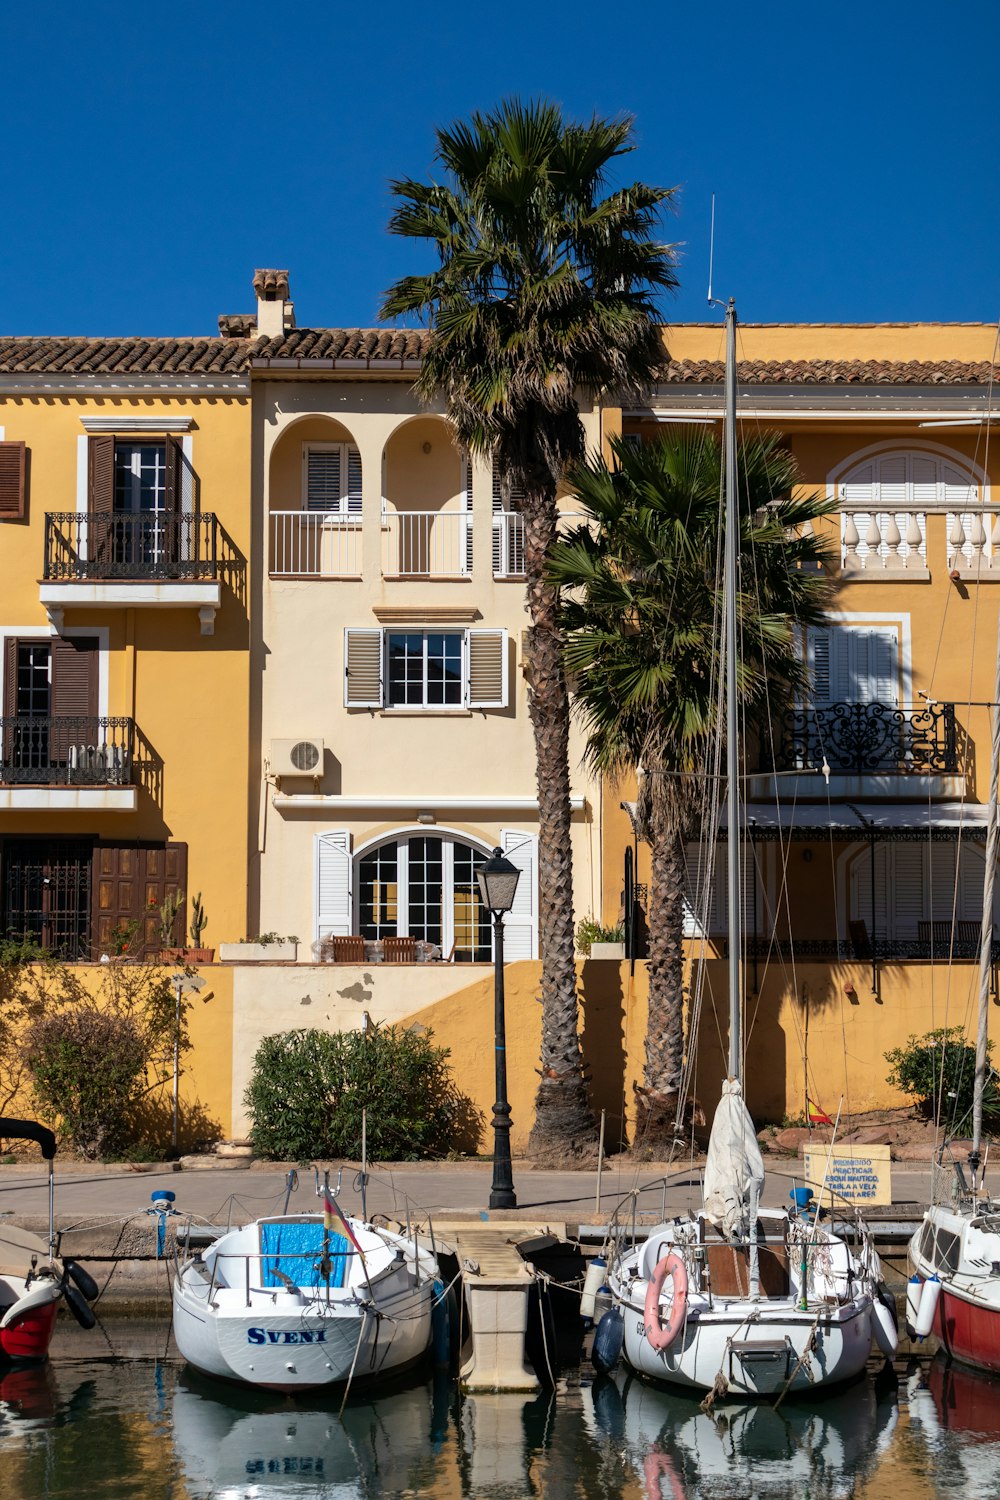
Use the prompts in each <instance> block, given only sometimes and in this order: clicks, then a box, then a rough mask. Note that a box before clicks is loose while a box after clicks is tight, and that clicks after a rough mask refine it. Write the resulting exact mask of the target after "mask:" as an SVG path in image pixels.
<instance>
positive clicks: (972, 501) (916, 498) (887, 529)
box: [831, 443, 998, 572]
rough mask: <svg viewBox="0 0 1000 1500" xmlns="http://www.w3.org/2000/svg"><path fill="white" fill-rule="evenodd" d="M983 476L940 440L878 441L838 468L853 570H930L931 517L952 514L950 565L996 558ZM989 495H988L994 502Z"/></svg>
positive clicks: (844, 555)
mask: <svg viewBox="0 0 1000 1500" xmlns="http://www.w3.org/2000/svg"><path fill="white" fill-rule="evenodd" d="M981 478H982V476H981V475H979V474H977V473H976V472H975V470H974V469H973V467H972V466H971V465H970V464H969V462H968V461H967V460H966V459H964V458H963V457H962V456H961V454H958V453H953V452H952V451H951V450H950V449H946V448H941V447H939V446H937V445H936V444H933V443H910V444H908V445H907V446H906V447H900V446H898V445H894V444H891V443H885V444H877V445H875V446H874V447H871V448H867V449H865V450H864V451H863V452H861V453H858V454H855V455H854V456H853V457H852V458H851V459H849V460H848V461H847V462H846V463H845V464H842V465H841V466H840V467H839V468H838V469H836V470H834V473H833V474H832V475H831V483H832V484H834V485H835V487H836V492H837V496H838V498H839V500H840V502H841V507H842V510H841V560H842V565H843V568H844V570H845V572H872V571H876V570H881V569H893V568H902V569H906V570H908V571H911V572H912V571H913V570H915V569H924V568H926V567H927V516H928V514H930V513H934V512H937V513H940V512H944V513H945V515H946V517H947V523H946V529H947V537H948V566H949V567H951V566H953V565H959V566H961V565H963V564H964V565H969V564H972V563H974V562H975V561H976V559H977V558H990V557H992V555H993V553H994V551H995V550H997V548H996V543H997V540H998V538H995V537H994V536H993V534H992V533H993V527H992V526H984V524H983V513H982V504H983V499H984V496H983V493H982V483H981ZM987 498H988V497H987Z"/></svg>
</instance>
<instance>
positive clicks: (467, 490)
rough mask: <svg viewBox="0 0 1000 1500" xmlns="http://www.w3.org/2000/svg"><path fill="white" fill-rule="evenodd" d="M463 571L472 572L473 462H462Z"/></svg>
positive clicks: (467, 460)
mask: <svg viewBox="0 0 1000 1500" xmlns="http://www.w3.org/2000/svg"><path fill="white" fill-rule="evenodd" d="M462 511H463V516H464V519H463V521H462V571H463V572H464V573H471V572H472V460H471V458H465V459H463V460H462Z"/></svg>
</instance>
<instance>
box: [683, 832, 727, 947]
mask: <svg viewBox="0 0 1000 1500" xmlns="http://www.w3.org/2000/svg"><path fill="white" fill-rule="evenodd" d="M684 862H685V863H684V936H685V937H689V938H700V937H708V935H709V933H713V932H718V931H719V895H720V890H719V876H720V870H721V873H722V890H721V895H722V899H723V902H724V901H725V863H726V861H725V855H724V853H722V854H721V855H720V854H719V853H718V851H716V853H715V857H714V859H713V851H712V850H711V849H709V848H707V847H706V846H705V845H704V844H686V845H685V846H684Z"/></svg>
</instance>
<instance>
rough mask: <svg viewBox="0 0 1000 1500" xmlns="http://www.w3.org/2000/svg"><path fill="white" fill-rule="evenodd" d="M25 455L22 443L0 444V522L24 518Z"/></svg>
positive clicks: (26, 451)
mask: <svg viewBox="0 0 1000 1500" xmlns="http://www.w3.org/2000/svg"><path fill="white" fill-rule="evenodd" d="M27 453H28V450H27V448H26V447H25V445H24V443H0V521H20V520H22V519H23V517H24V501H25V492H26V484H25V476H26V474H27Z"/></svg>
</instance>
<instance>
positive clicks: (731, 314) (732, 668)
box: [723, 297, 985, 1079]
mask: <svg viewBox="0 0 1000 1500" xmlns="http://www.w3.org/2000/svg"><path fill="white" fill-rule="evenodd" d="M723 458H724V463H725V469H726V530H725V550H724V568H723V580H724V588H725V631H724V639H725V655H726V780H727V782H728V803H727V809H726V823H727V828H728V834H729V837H728V840H727V847H726V855H727V866H726V891H727V895H728V899H729V1076H730V1078H736V1079H742V1076H743V1056H742V1053H743V1041H742V1036H741V1031H740V998H741V997H740V958H741V956H742V948H743V941H742V930H741V929H742V920H743V904H742V893H741V891H740V777H739V742H738V739H737V725H738V716H737V698H736V661H737V646H738V639H739V638H738V636H737V631H736V584H737V574H736V564H737V557H738V548H739V538H740V521H739V510H738V505H737V487H736V482H737V472H736V303H735V301H734V299H733V298H732V297H730V299H729V303H728V305H727V307H726V419H725V429H724V450H723ZM984 920H985V919H984Z"/></svg>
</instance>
